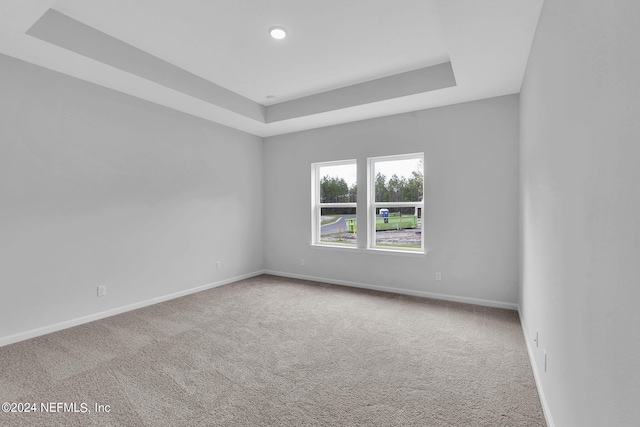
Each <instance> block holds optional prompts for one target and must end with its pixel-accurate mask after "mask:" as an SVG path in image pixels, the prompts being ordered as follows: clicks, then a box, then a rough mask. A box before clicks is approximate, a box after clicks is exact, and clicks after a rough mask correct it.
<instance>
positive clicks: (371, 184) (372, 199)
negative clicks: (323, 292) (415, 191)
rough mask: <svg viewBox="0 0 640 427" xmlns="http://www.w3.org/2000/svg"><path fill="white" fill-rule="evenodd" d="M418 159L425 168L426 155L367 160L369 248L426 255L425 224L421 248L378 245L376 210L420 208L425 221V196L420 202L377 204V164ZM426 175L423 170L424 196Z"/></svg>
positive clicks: (406, 155) (421, 235)
mask: <svg viewBox="0 0 640 427" xmlns="http://www.w3.org/2000/svg"><path fill="white" fill-rule="evenodd" d="M409 159H416V160H422V164H423V166H424V153H411V154H401V155H392V156H380V157H369V158H368V159H367V177H368V179H367V195H368V197H367V248H368V249H375V250H379V251H390V252H415V253H426V248H425V245H424V222H423V223H422V227H421V230H420V231H421V232H420V248H403V247H393V246H378V245H376V210H377V209H379V208H404V207H414V208H416V209H417V208H420V209H421V210H422V218H423V219H424V196H423V198H422V201H420V202H376V194H375V192H376V177H375V175H376V171H375V166H374V165H375V163H376V162H384V161H394V160H409ZM424 175H425V171H424V170H423V181H422V194H423V195H424Z"/></svg>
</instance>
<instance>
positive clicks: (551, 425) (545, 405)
mask: <svg viewBox="0 0 640 427" xmlns="http://www.w3.org/2000/svg"><path fill="white" fill-rule="evenodd" d="M518 317H520V326H521V327H522V335H524V342H525V345H526V346H527V353H528V354H529V362H530V363H531V369H532V370H533V379H534V380H535V382H536V389H537V390H538V396H539V397H540V404H541V405H542V413H543V414H544V418H545V420H546V421H547V427H555V423H554V422H553V417H552V416H551V410H550V409H549V404H548V403H547V398H546V396H545V394H544V389H543V388H542V380H541V378H540V371H539V370H538V365H537V363H536V359H535V355H534V353H533V347H532V346H531V344H530V343H529V334H528V333H527V330H528V329H527V328H526V326H525V324H524V318H523V317H522V312H521V310H520V306H519V305H518Z"/></svg>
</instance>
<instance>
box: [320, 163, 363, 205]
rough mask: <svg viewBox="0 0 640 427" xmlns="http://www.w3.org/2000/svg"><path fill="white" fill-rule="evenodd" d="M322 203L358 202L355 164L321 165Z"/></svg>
mask: <svg viewBox="0 0 640 427" xmlns="http://www.w3.org/2000/svg"><path fill="white" fill-rule="evenodd" d="M318 176H319V178H320V203H355V202H357V194H358V191H357V188H358V187H357V184H356V179H357V168H356V165H355V164H350V165H338V166H320V167H319V168H318Z"/></svg>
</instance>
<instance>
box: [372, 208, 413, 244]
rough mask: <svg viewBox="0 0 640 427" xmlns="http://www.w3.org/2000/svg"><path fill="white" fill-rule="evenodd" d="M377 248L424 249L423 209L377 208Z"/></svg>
mask: <svg viewBox="0 0 640 427" xmlns="http://www.w3.org/2000/svg"><path fill="white" fill-rule="evenodd" d="M375 224H376V233H375V234H376V242H375V245H376V246H380V247H395V248H410V249H420V248H422V208H420V207H404V208H376V215H375Z"/></svg>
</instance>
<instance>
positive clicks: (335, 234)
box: [320, 207, 357, 245]
mask: <svg viewBox="0 0 640 427" xmlns="http://www.w3.org/2000/svg"><path fill="white" fill-rule="evenodd" d="M356 232H357V224H356V208H346V207H345V208H320V242H322V243H332V244H333V243H335V244H346V245H356V243H357V242H356Z"/></svg>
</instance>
